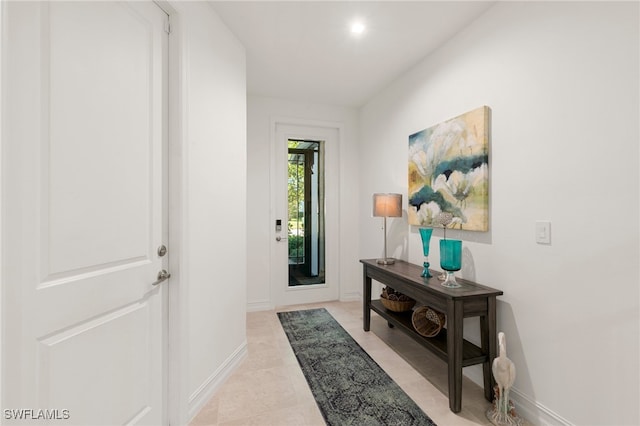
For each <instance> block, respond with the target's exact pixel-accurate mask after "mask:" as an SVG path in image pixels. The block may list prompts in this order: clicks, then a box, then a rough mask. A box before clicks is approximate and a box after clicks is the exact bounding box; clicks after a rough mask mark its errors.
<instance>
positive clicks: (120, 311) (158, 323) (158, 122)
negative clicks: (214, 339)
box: [2, 1, 168, 425]
mask: <svg viewBox="0 0 640 426" xmlns="http://www.w3.org/2000/svg"><path fill="white" fill-rule="evenodd" d="M3 6H4V7H5V10H4V12H5V17H6V19H5V23H6V26H5V29H4V34H3V37H5V36H6V38H5V43H4V45H3V48H4V54H5V56H4V68H3V77H4V83H5V84H4V86H3V96H4V99H3V105H2V110H3V123H4V125H3V138H2V140H3V145H2V149H3V151H2V155H3V160H4V166H3V176H2V184H3V197H2V205H3V209H4V222H3V229H2V231H3V237H4V241H3V243H4V249H3V262H2V264H3V277H2V278H3V280H2V285H3V291H4V293H3V296H4V297H3V325H4V329H5V330H4V335H3V345H2V350H3V361H4V362H3V364H4V365H3V380H4V386H3V394H4V395H3V401H2V408H3V413H2V415H3V420H4V421H5V422H7V423H9V424H11V423H14V420H19V419H22V420H27V423H34V422H35V421H36V420H38V423H39V424H40V422H41V421H42V419H43V418H44V419H47V418H49V419H51V418H53V419H56V420H53V421H52V423H55V424H58V423H60V420H59V419H63V420H65V422H64V424H82V425H89V424H92V425H93V424H109V425H115V424H162V423H164V422H165V419H166V415H165V413H164V411H165V406H164V401H163V400H164V395H165V394H166V389H165V387H166V385H165V377H166V374H165V372H166V349H165V345H166V328H167V312H166V306H167V298H166V295H167V293H168V292H167V290H166V286H167V282H164V283H162V284H160V285H152V283H153V282H154V281H156V278H157V274H158V272H159V271H160V270H162V269H166V268H167V265H168V260H167V256H164V257H161V256H159V254H158V252H157V250H158V247H159V246H160V245H162V244H167V241H166V238H167V235H168V232H167V223H168V222H167V217H166V211H167V167H166V164H167V163H166V160H167V158H166V152H167V139H166V137H167V132H166V126H167V115H166V111H167V109H166V92H167V91H166V87H167V73H166V67H167V60H168V57H167V43H168V35H167V33H166V32H165V23H166V22H167V19H168V17H167V15H166V14H165V13H164V12H163V11H162V10H161V9H160V8H158V6H157V5H155V4H154V3H151V2H121V3H120V2H57V1H55V2H37V3H35V2H6V3H5V4H4V5H3ZM7 410H9V411H7ZM21 410H22V411H21ZM41 410H42V411H41ZM43 416H44V417H43ZM44 423H46V421H45V422H44ZM60 424H62V423H60Z"/></svg>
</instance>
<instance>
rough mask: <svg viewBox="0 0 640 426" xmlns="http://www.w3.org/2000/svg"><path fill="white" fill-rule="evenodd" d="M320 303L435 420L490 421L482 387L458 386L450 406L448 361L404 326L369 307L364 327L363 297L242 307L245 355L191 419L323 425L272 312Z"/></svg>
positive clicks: (264, 425)
mask: <svg viewBox="0 0 640 426" xmlns="http://www.w3.org/2000/svg"><path fill="white" fill-rule="evenodd" d="M317 307H324V308H326V309H327V311H329V312H330V313H331V315H333V317H334V318H335V319H336V320H337V321H338V322H339V323H340V325H342V327H343V328H344V329H345V330H347V332H349V333H350V334H351V336H352V337H353V338H354V339H355V340H356V341H357V342H358V343H359V344H360V346H362V348H364V349H365V350H366V351H367V352H368V353H369V355H370V356H371V357H372V358H373V359H374V360H375V361H376V362H377V363H378V364H379V365H380V366H381V367H382V368H383V369H384V370H385V371H386V372H387V374H389V376H391V378H393V379H394V380H395V381H396V383H398V385H400V387H402V389H404V391H405V392H406V393H407V394H408V395H409V396H410V397H411V398H412V399H413V400H414V401H415V402H416V403H417V404H418V405H419V406H420V408H422V410H423V411H424V412H425V413H427V414H428V415H429V417H431V418H432V419H433V420H434V422H435V423H436V424H438V425H439V426H449V425H453V426H457V425H461V426H464V425H490V424H491V423H490V422H489V421H488V420H487V419H486V418H485V414H484V413H485V411H486V410H487V409H488V408H489V406H490V404H489V403H488V402H487V401H486V400H485V399H484V394H483V391H482V388H480V387H479V386H477V385H476V384H475V383H473V382H471V381H470V380H468V379H466V378H465V379H464V381H463V385H462V389H463V390H462V411H461V412H460V413H458V414H454V413H452V412H451V411H450V410H449V400H448V399H447V396H446V394H447V366H446V364H445V363H444V362H443V361H441V360H440V359H439V358H436V357H435V356H433V355H431V353H430V352H429V351H427V350H426V349H424V348H423V347H422V346H420V345H418V344H417V343H416V342H414V341H413V340H412V339H411V338H409V337H408V336H406V335H404V334H403V333H402V332H400V331H398V330H395V329H390V328H388V327H387V322H386V321H385V320H383V319H382V318H381V317H379V316H378V315H377V314H375V313H373V312H372V314H371V332H365V331H363V330H362V304H361V303H360V302H330V303H319V304H313V305H298V306H288V307H284V308H282V309H278V310H277V311H263V312H250V313H248V314H247V344H248V356H247V358H246V359H245V360H244V361H243V362H242V364H241V366H240V367H239V368H238V369H237V370H236V371H235V372H234V374H233V375H232V376H231V377H230V378H229V379H228V380H227V382H226V383H225V384H224V385H223V386H222V387H221V388H220V390H219V391H218V392H217V393H216V395H214V396H213V398H211V400H210V401H209V402H208V403H207V404H206V405H205V407H203V409H202V410H201V411H200V413H198V415H197V416H196V417H195V418H194V419H193V421H192V422H191V425H192V426H203V425H216V426H222V425H260V426H287V425H292V426H303V425H324V424H325V423H324V421H323V418H322V415H321V414H320V411H319V410H318V408H317V406H316V403H315V400H314V399H313V395H312V394H311V390H310V389H309V387H308V386H307V382H306V380H305V378H304V375H303V374H302V370H300V368H299V366H298V362H297V360H296V357H295V355H294V354H293V351H292V349H291V347H290V346H289V342H288V340H287V337H286V336H285V334H284V331H283V330H282V327H281V326H280V321H279V320H278V317H277V315H276V312H278V311H288V310H300V309H310V308H317Z"/></svg>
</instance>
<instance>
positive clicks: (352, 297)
mask: <svg viewBox="0 0 640 426" xmlns="http://www.w3.org/2000/svg"><path fill="white" fill-rule="evenodd" d="M340 301H341V302H358V301H362V294H361V293H359V292H351V293H344V294H341V295H340Z"/></svg>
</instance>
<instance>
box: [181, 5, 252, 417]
mask: <svg viewBox="0 0 640 426" xmlns="http://www.w3.org/2000/svg"><path fill="white" fill-rule="evenodd" d="M172 6H174V7H175V8H176V9H177V12H178V17H177V18H178V22H177V23H178V26H179V29H178V31H179V34H178V35H177V36H178V37H180V39H181V42H180V49H181V58H180V60H181V67H180V72H181V73H182V76H181V78H182V83H181V90H182V91H183V97H182V100H181V102H182V112H181V113H182V126H183V127H182V135H181V137H182V139H183V147H182V150H183V151H182V154H183V156H184V158H183V159H182V168H183V176H182V179H183V188H184V193H183V203H184V206H183V212H182V214H183V215H184V222H183V235H182V238H183V252H182V259H183V263H182V271H181V285H183V289H182V293H181V295H182V296H183V297H186V305H185V304H183V305H181V306H183V307H184V308H185V309H186V310H187V312H186V323H187V325H186V327H185V328H184V329H185V331H186V333H187V336H186V338H185V339H184V341H185V342H186V344H187V346H188V355H187V360H186V363H184V365H186V368H187V370H188V371H187V373H188V384H187V388H188V398H189V407H188V410H189V416H193V415H195V414H197V411H198V409H199V408H200V407H201V406H202V405H203V404H204V403H206V401H207V400H208V398H209V397H210V396H211V395H212V394H213V392H214V391H215V389H216V388H217V386H219V385H220V384H221V382H222V381H223V380H224V377H226V375H228V374H229V373H230V372H231V371H232V370H233V367H234V366H235V365H236V364H237V363H238V362H239V360H240V359H241V358H242V356H243V355H244V354H245V353H246V330H245V325H246V299H247V296H246V254H245V251H246V214H245V205H246V63H245V52H244V47H243V46H242V45H241V44H240V42H239V41H238V40H237V39H236V37H235V36H234V35H233V34H232V33H231V32H230V31H229V30H228V29H227V28H226V26H225V25H224V24H223V23H222V21H221V20H220V19H219V18H218V16H217V15H216V13H215V12H214V11H213V9H212V8H211V7H210V6H209V5H208V4H207V3H206V2H175V3H172ZM174 101H177V100H174Z"/></svg>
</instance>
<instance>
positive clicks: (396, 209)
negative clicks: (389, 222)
mask: <svg viewBox="0 0 640 426" xmlns="http://www.w3.org/2000/svg"><path fill="white" fill-rule="evenodd" d="M373 215H374V216H376V217H402V194H373Z"/></svg>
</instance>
